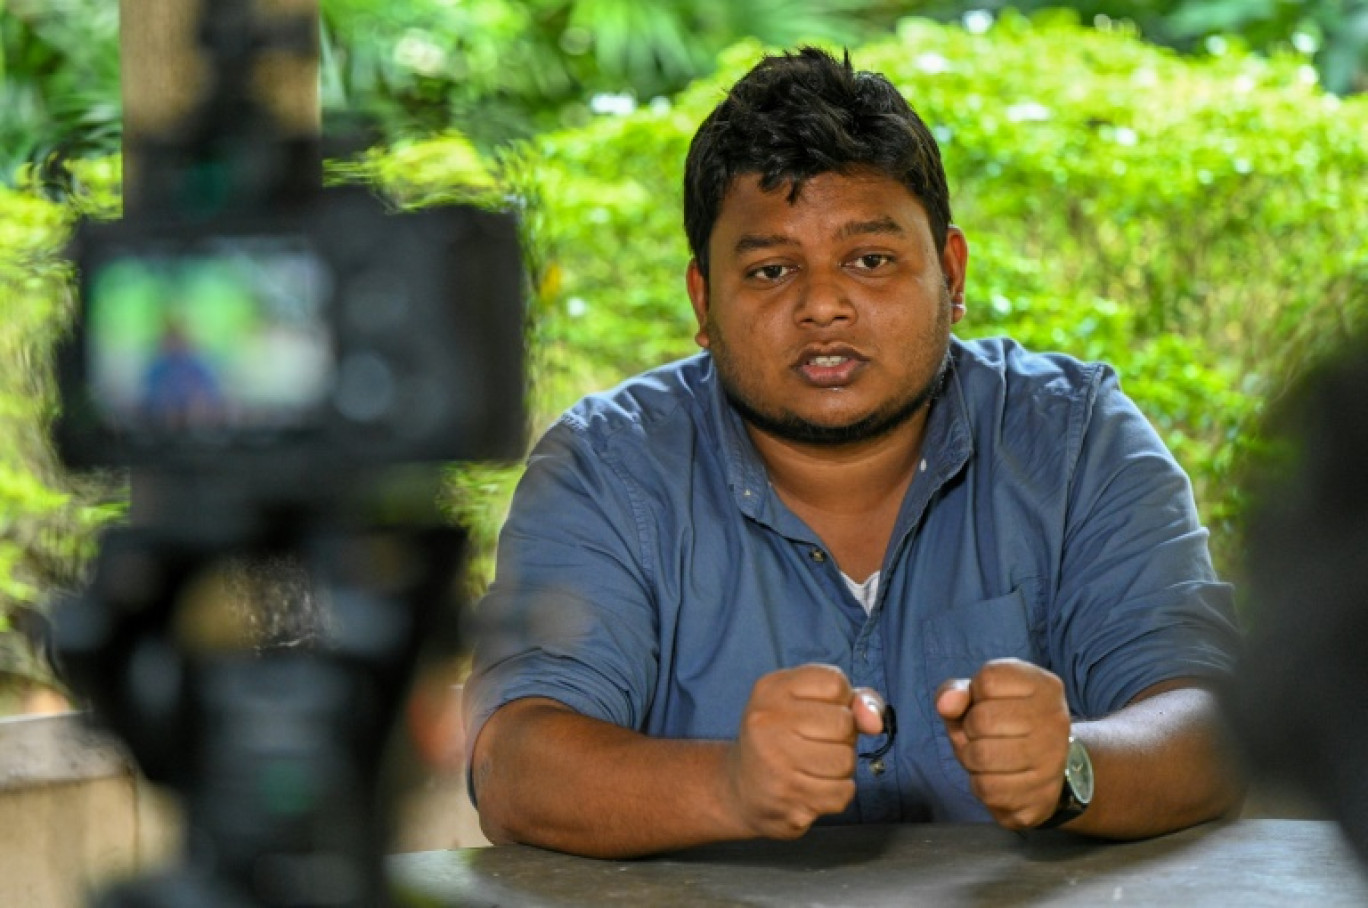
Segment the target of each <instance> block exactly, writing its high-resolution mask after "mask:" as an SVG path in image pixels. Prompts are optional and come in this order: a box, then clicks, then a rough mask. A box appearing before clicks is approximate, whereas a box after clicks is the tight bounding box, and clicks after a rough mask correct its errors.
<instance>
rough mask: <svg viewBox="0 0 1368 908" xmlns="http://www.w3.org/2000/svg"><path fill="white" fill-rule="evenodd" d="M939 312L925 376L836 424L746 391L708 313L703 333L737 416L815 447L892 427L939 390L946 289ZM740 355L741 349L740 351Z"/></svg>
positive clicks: (946, 362)
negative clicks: (932, 359)
mask: <svg viewBox="0 0 1368 908" xmlns="http://www.w3.org/2000/svg"><path fill="white" fill-rule="evenodd" d="M944 297H945V298H944V304H945V305H944V306H943V307H942V310H941V312H942V313H943V314H942V317H940V318H938V319H937V329H938V330H937V335H938V336H939V337H942V338H944V341H943V347H942V349H941V352H940V362H939V363H938V364H937V366H936V369H935V371H934V373H933V374H932V375H931V377H930V378H929V379H927V381H926V382H925V383H923V384H922V385H920V386H918V387H913V388H910V389H908V391H907V393H905V394H903V395H901V396H900V397H898V398H896V399H894V400H892V401H889V402H887V404H885V405H884V406H882V407H879V408H878V409H875V410H874V411H873V412H871V413H868V414H866V415H865V416H862V417H860V418H859V419H856V420H853V421H851V422H848V423H843V424H839V425H829V424H825V423H817V422H813V421H811V420H809V419H805V418H803V417H802V416H800V415H799V414H797V413H794V412H793V411H791V410H787V409H784V408H783V407H782V406H769V407H767V406H765V405H763V404H762V403H761V402H760V401H758V400H757V399H755V397H753V396H751V395H749V394H748V393H747V392H746V390H745V388H744V384H745V383H744V382H743V381H741V380H740V375H741V373H742V367H741V366H740V364H739V363H738V360H737V358H736V356H735V355H734V354H733V353H732V350H731V347H730V346H729V345H728V344H727V343H726V338H725V337H724V336H723V334H722V332H721V331H720V330H719V327H718V325H717V324H716V323H714V322H713V321H712V319H711V318H709V320H708V333H709V336H710V338H711V339H712V343H711V347H710V350H711V353H712V357H713V362H714V363H715V364H716V366H717V376H718V380H719V381H720V382H721V384H722V393H723V394H724V395H726V398H727V402H728V403H730V404H731V405H732V407H733V408H734V409H735V410H736V412H737V413H740V414H741V418H742V419H744V420H745V421H746V422H748V423H750V424H751V425H752V426H754V427H755V428H757V429H759V430H760V431H762V432H764V433H766V434H768V435H772V436H774V437H776V438H779V439H782V440H784V441H788V442H794V443H797V444H804V445H815V446H820V447H839V446H843V445H852V444H858V443H860V442H866V441H872V440H873V439H876V438H882V437H884V436H885V435H888V434H889V433H891V432H892V431H893V430H894V429H897V428H898V427H899V426H902V425H903V424H905V423H906V422H907V421H908V420H910V419H911V418H912V417H914V416H916V415H917V413H918V412H920V411H921V409H922V408H923V407H926V406H928V405H929V404H930V403H931V401H933V400H934V399H935V398H936V397H937V396H938V395H939V394H940V391H941V388H942V386H943V385H944V383H945V376H946V373H947V372H948V371H949V368H950V325H949V317H948V313H949V305H950V297H949V293H948V292H947V293H945V294H944ZM742 355H743V356H744V354H742Z"/></svg>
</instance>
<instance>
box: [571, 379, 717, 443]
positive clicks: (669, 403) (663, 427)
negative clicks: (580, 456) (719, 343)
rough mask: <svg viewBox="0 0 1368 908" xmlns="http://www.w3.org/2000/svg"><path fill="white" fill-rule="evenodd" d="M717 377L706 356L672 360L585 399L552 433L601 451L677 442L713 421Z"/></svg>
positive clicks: (582, 399) (581, 400)
mask: <svg viewBox="0 0 1368 908" xmlns="http://www.w3.org/2000/svg"><path fill="white" fill-rule="evenodd" d="M712 381H713V378H712V368H711V361H710V360H709V359H708V358H707V357H706V356H702V355H698V356H691V357H689V358H687V359H682V360H677V361H675V362H672V363H667V364H665V365H663V366H659V367H657V368H655V369H651V370H650V371H647V372H643V373H641V374H639V375H635V376H633V377H631V378H629V379H627V380H625V381H623V382H622V383H621V384H619V385H617V386H616V387H614V388H612V389H610V390H608V391H602V392H599V393H595V394H590V395H587V396H585V397H583V398H581V399H580V400H579V402H578V403H576V404H575V405H574V406H572V407H571V408H570V409H569V410H567V411H565V413H564V414H563V415H562V416H561V418H560V419H559V420H557V422H556V424H555V425H554V426H553V427H552V430H551V432H549V433H548V434H554V433H557V432H560V433H571V434H573V435H575V436H576V437H578V438H579V439H580V440H581V441H582V442H583V443H585V444H587V445H588V446H589V447H591V448H592V449H594V450H595V451H598V452H604V451H607V450H610V449H614V450H616V449H620V448H621V447H622V446H624V445H626V446H631V445H633V444H639V443H648V444H649V443H664V444H669V443H673V442H677V441H678V440H679V439H678V435H679V434H682V433H689V432H695V431H698V429H699V427H700V424H702V423H706V422H707V421H708V417H709V414H710V410H711V399H710V398H711V396H712V394H713V391H712Z"/></svg>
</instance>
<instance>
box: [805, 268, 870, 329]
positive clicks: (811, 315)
mask: <svg viewBox="0 0 1368 908" xmlns="http://www.w3.org/2000/svg"><path fill="white" fill-rule="evenodd" d="M793 314H794V319H795V320H796V321H797V322H798V324H800V325H805V326H809V327H817V328H826V327H828V326H830V325H833V324H837V323H840V322H852V321H854V320H855V305H854V303H853V302H852V300H851V298H850V294H849V292H848V288H847V287H846V286H845V285H844V282H843V281H841V280H840V276H839V275H834V276H833V275H822V274H817V275H813V274H809V275H808V279H807V281H806V282H805V284H804V286H803V288H802V292H801V293H800V294H799V296H798V301H797V306H796V308H795V309H794V313H793Z"/></svg>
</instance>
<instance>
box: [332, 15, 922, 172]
mask: <svg viewBox="0 0 1368 908" xmlns="http://www.w3.org/2000/svg"><path fill="white" fill-rule="evenodd" d="M895 5H896V4H892V3H890V2H887V0H828V2H825V3H821V4H813V3H809V2H807V0H678V2H674V3H642V2H640V0H523V2H509V0H466V2H462V3H452V2H449V0H407V2H402V3H395V2H392V0H322V4H321V9H322V13H323V20H324V58H323V64H324V66H323V88H324V93H323V101H324V109H325V113H327V114H328V115H330V118H335V119H337V120H340V121H348V120H350V121H356V120H358V119H359V120H361V121H363V122H371V123H378V124H379V125H380V127H381V129H382V132H383V133H384V134H386V135H389V136H396V135H422V136H427V135H431V134H432V133H434V132H440V131H443V130H446V129H449V128H452V127H455V128H457V129H459V130H461V131H462V132H463V133H465V134H466V135H468V136H470V137H471V138H472V139H473V140H474V141H475V142H476V144H478V145H479V146H480V147H482V148H485V149H492V148H494V147H497V146H500V145H503V144H505V143H507V142H510V141H513V140H516V139H519V138H526V137H528V136H531V135H533V134H534V133H536V132H537V131H540V130H546V129H554V128H558V127H562V126H566V125H573V124H580V123H584V122H586V121H587V120H588V119H589V118H590V117H591V103H592V99H593V97H594V96H595V95H608V94H611V95H615V96H618V97H615V98H614V103H625V104H633V103H635V99H637V98H640V99H643V100H645V99H649V98H652V97H656V96H659V95H667V94H670V93H672V92H675V91H678V90H679V89H680V88H682V87H683V86H684V85H685V84H687V83H688V81H689V80H691V79H693V78H696V77H698V76H701V75H704V74H706V73H708V72H710V71H711V68H712V65H713V60H714V58H715V57H716V55H717V53H718V51H720V50H721V49H722V48H724V47H726V46H727V45H728V44H730V43H732V42H734V41H736V40H738V39H739V38H742V37H744V36H748V35H749V36H754V37H757V38H759V39H761V40H764V41H770V42H775V43H788V42H792V41H795V40H798V39H800V38H805V37H812V36H819V37H824V38H828V39H831V40H837V41H847V42H853V41H858V40H860V39H861V38H862V37H866V36H868V35H870V34H872V33H873V32H874V31H875V30H876V29H882V28H886V27H887V26H888V25H889V24H890V23H891V21H892V13H891V12H890V8H891V7H892V6H895Z"/></svg>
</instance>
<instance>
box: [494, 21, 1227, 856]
mask: <svg viewBox="0 0 1368 908" xmlns="http://www.w3.org/2000/svg"><path fill="white" fill-rule="evenodd" d="M685 190H686V192H685V196H686V198H685V227H686V230H687V232H688V235H689V240H690V244H691V246H692V252H693V256H694V257H693V260H692V261H691V262H690V264H689V267H688V272H687V287H688V292H689V296H690V298H691V300H692V302H693V307H694V311H695V313H696V315H697V317H698V323H699V330H698V334H697V340H698V343H699V344H700V346H702V347H703V348H704V349H705V351H706V352H704V353H703V354H701V355H699V356H696V357H693V358H691V359H688V360H685V361H682V362H679V363H674V364H671V365H668V366H665V367H663V368H660V369H657V370H655V371H652V372H649V373H647V374H645V375H643V376H640V377H639V378H637V379H635V380H632V381H629V382H627V383H626V384H624V385H623V386H621V387H619V388H618V389H616V390H614V391H612V392H609V393H607V394H605V395H599V396H591V397H589V398H586V399H585V400H584V401H582V402H581V403H580V404H579V405H577V406H576V407H574V408H573V409H572V410H571V411H569V412H568V413H567V414H566V415H565V416H564V417H563V418H562V419H561V420H560V421H559V422H558V423H557V424H556V425H555V426H554V427H553V428H552V429H551V430H550V431H549V432H548V433H547V434H546V436H545V437H544V438H543V439H542V440H541V441H540V443H539V444H538V446H537V448H536V449H535V450H534V452H533V454H532V456H531V458H530V460H529V463H528V469H527V473H526V475H525V477H524V479H523V481H522V483H521V485H520V487H519V490H518V492H517V495H516V497H515V499H514V504H513V509H512V513H511V515H510V517H509V520H508V522H507V524H506V526H505V528H504V532H503V535H502V537H501V540H500V546H499V565H498V572H497V578H496V580H495V582H494V584H493V586H492V588H491V590H490V593H489V595H488V597H487V598H486V599H485V601H484V603H483V604H482V606H481V618H482V619H483V620H484V621H485V622H487V623H489V624H491V625H494V626H496V629H494V630H491V631H490V632H489V633H488V634H487V635H486V637H485V639H483V640H481V641H480V642H479V643H478V645H477V655H476V666H475V670H474V673H473V675H472V678H471V680H470V683H469V684H468V686H467V714H468V716H469V717H470V718H469V722H470V729H469V741H470V742H471V747H472V754H471V774H472V775H471V780H472V791H473V794H474V795H475V797H476V800H477V803H478V806H479V808H480V813H481V821H482V824H483V826H484V829H485V831H486V833H487V834H488V835H489V836H490V838H491V839H492V840H494V841H496V842H500V841H522V842H528V843H533V844H538V845H542V846H545V847H549V848H555V849H561V850H566V851H572V852H577V853H582V854H589V855H600V856H625V855H633V854H643V853H649V852H655V851H661V850H667V849H674V848H680V847H685V846H689V845H695V844H700V843H705V842H711V841H719V840H728V839H741V838H748V837H756V836H769V837H779V838H791V837H796V836H799V835H801V834H802V833H803V832H805V831H806V830H807V829H808V828H809V826H810V825H811V824H812V823H814V822H816V821H818V820H819V819H820V820H822V821H823V822H845V823H849V822H895V821H931V820H952V821H964V820H988V819H992V820H996V821H997V822H999V823H1001V824H1002V825H1004V826H1006V827H1008V828H1012V829H1027V828H1031V827H1035V826H1039V825H1060V824H1066V825H1067V827H1068V828H1070V829H1074V830H1077V831H1079V832H1085V833H1091V834H1096V835H1101V836H1113V837H1127V836H1143V835H1149V834H1154V833H1159V832H1163V831H1166V830H1171V829H1175V828H1179V827H1182V826H1185V825H1189V824H1193V823H1197V822H1201V821H1203V820H1207V819H1210V818H1212V817H1215V816H1218V815H1220V814H1221V813H1223V812H1225V811H1227V810H1228V809H1230V808H1231V807H1232V805H1233V804H1235V803H1236V802H1237V800H1238V797H1239V794H1238V786H1237V785H1236V784H1235V783H1234V781H1233V780H1232V776H1231V772H1230V769H1229V768H1228V766H1227V763H1226V761H1225V760H1224V759H1223V756H1222V747H1221V739H1220V734H1219V731H1218V722H1217V717H1216V712H1215V706H1214V703H1213V698H1212V695H1211V694H1210V693H1209V692H1208V690H1207V689H1206V685H1207V684H1208V683H1209V682H1210V681H1212V680H1215V679H1219V678H1221V677H1223V676H1224V675H1226V674H1227V673H1228V671H1229V669H1230V665H1231V662H1232V652H1233V649H1234V647H1235V644H1236V631H1235V627H1234V624H1233V621H1232V617H1231V606H1230V597H1229V590H1228V588H1227V587H1225V586H1224V585H1222V584H1220V583H1218V582H1217V581H1216V579H1215V577H1214V576H1213V572H1212V569H1211V566H1210V559H1209V556H1208V554H1207V549H1206V532H1205V530H1203V529H1202V528H1201V526H1200V524H1199V523H1198V521H1197V517H1196V515H1195V513H1194V506H1193V502H1192V495H1191V490H1190V486H1189V483H1188V481H1187V478H1186V476H1185V475H1184V474H1183V473H1182V471H1181V470H1180V469H1179V468H1178V466H1177V465H1176V464H1175V463H1174V461H1173V459H1172V457H1171V456H1170V455H1169V454H1168V452H1167V451H1166V450H1165V449H1164V447H1163V445H1162V443H1161V442H1160V441H1159V439H1158V438H1157V437H1156V435H1155V433H1154V432H1153V431H1152V429H1151V428H1150V427H1149V425H1148V424H1147V423H1146V421H1145V420H1144V419H1143V417H1142V416H1141V415H1140V414H1139V413H1138V412H1137V411H1136V409H1135V407H1134V406H1133V405H1132V404H1131V403H1130V401H1129V400H1128V399H1126V398H1125V397H1124V396H1123V395H1122V393H1121V392H1120V390H1119V388H1118V385H1117V380H1116V377H1115V376H1114V375H1113V373H1112V372H1111V371H1110V370H1109V369H1107V368H1106V367H1104V366H1101V365H1098V364H1084V363H1080V362H1077V361H1075V360H1072V359H1069V358H1067V357H1064V356H1058V355H1051V356H1042V355H1033V354H1030V353H1028V352H1026V351H1024V350H1022V349H1021V348H1020V347H1018V346H1017V345H1015V344H1013V343H1011V342H1010V341H1006V340H995V341H982V342H976V343H963V342H960V341H958V340H956V339H954V338H952V337H951V333H950V331H951V325H953V324H954V323H955V322H958V321H959V320H960V318H962V317H963V315H964V312H965V308H964V287H965V270H966V264H967V260H968V247H967V244H966V241H965V237H964V235H963V233H962V232H961V231H960V230H959V229H958V228H956V227H955V226H953V225H952V224H951V222H950V207H949V202H948V193H947V189H946V184H945V175H944V172H943V170H942V166H941V163H940V155H939V151H938V149H937V147H936V143H935V141H934V139H933V138H932V137H931V135H930V133H929V132H928V130H927V129H926V127H925V125H924V124H923V123H922V121H921V120H920V119H919V118H918V117H917V115H916V114H915V113H914V112H913V111H912V110H911V109H910V108H909V107H908V105H907V103H906V101H904V100H903V99H902V97H901V96H900V95H899V94H898V93H897V91H896V90H895V89H894V88H893V87H892V86H891V85H890V84H889V83H888V82H887V80H885V79H883V78H882V77H880V76H877V75H874V74H871V73H856V72H853V71H852V69H851V67H850V64H849V61H848V60H846V61H845V62H844V63H841V62H838V61H836V60H834V59H832V58H831V57H829V56H828V55H826V54H824V53H822V52H819V51H817V50H814V49H810V48H809V49H804V50H802V51H801V52H800V53H798V54H796V55H785V56H780V57H772V58H767V59H766V60H764V61H762V62H761V63H760V64H758V65H757V66H756V67H755V68H754V69H753V70H752V71H751V72H750V73H749V74H748V75H747V76H745V77H744V78H743V79H742V80H741V81H740V82H739V83H738V84H737V85H736V86H735V87H734V88H733V90H732V91H731V93H730V94H729V96H728V97H727V98H726V99H725V100H724V101H723V102H722V103H721V104H720V105H719V106H718V108H717V109H716V110H715V111H714V112H713V113H712V114H711V115H710V116H709V118H708V119H707V120H706V121H705V122H704V123H703V125H702V127H701V128H700V129H699V131H698V133H697V135H696V136H695V138H694V142H693V145H692V147H691V149H690V152H689V156H688V160H687V163H686V176H685ZM885 704H887V706H888V707H891V708H890V709H885ZM895 718H896V727H894V721H893V720H894V719H895ZM1089 765H1090V768H1091V781H1092V782H1093V783H1095V784H1093V785H1089V784H1088V783H1089V781H1090V780H1089V778H1087V776H1088V775H1089V773H1088V772H1087V770H1088V768H1089ZM1066 770H1067V772H1066ZM1090 788H1092V789H1093V790H1094V791H1095V796H1092V795H1093V791H1090V790H1089V789H1090ZM1089 802H1090V803H1089Z"/></svg>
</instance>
